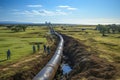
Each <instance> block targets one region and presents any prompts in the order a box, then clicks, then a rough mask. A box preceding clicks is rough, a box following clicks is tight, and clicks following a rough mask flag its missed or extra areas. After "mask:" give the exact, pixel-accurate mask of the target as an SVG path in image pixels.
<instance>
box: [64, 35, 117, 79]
mask: <svg viewBox="0 0 120 80" xmlns="http://www.w3.org/2000/svg"><path fill="white" fill-rule="evenodd" d="M63 38H64V40H65V45H64V52H63V53H64V55H66V56H68V61H69V62H70V64H69V65H70V66H71V67H72V68H73V70H72V71H71V72H70V73H69V74H68V76H67V77H65V78H64V79H63V80H82V79H83V78H85V79H84V80H115V79H114V75H115V72H116V68H115V66H114V65H113V64H112V63H109V62H108V61H107V60H105V59H102V58H99V57H98V56H97V55H95V54H92V53H91V52H89V51H87V48H88V46H85V45H84V44H82V42H80V41H79V42H78V41H77V40H75V39H74V38H72V37H68V36H66V35H63ZM69 62H68V63H69Z"/></svg>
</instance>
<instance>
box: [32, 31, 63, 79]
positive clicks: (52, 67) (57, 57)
mask: <svg viewBox="0 0 120 80" xmlns="http://www.w3.org/2000/svg"><path fill="white" fill-rule="evenodd" d="M54 34H55V35H57V36H58V37H59V39H60V42H59V44H58V47H57V49H56V51H55V54H54V55H53V57H52V59H51V60H50V61H49V62H48V63H47V64H46V66H45V67H44V68H43V69H42V70H41V71H40V72H39V73H38V74H37V75H36V76H35V77H34V78H33V80H52V79H53V78H54V76H55V73H56V71H57V69H58V67H59V65H60V62H61V58H62V55H63V44H64V40H63V37H62V36H61V35H60V34H59V33H57V32H54Z"/></svg>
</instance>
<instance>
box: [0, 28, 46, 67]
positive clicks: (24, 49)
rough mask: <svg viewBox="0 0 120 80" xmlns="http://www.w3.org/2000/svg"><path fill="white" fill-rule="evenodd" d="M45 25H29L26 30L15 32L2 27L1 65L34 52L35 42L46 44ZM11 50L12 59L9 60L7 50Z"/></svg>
mask: <svg viewBox="0 0 120 80" xmlns="http://www.w3.org/2000/svg"><path fill="white" fill-rule="evenodd" d="M47 32H48V31H47V29H46V28H44V27H28V28H27V30H26V31H25V32H13V31H11V30H9V29H7V28H6V27H1V28H0V65H1V66H5V65H7V64H12V63H14V62H17V61H19V60H21V58H23V57H27V56H29V55H32V54H33V50H32V46H33V43H35V42H40V43H42V44H41V45H40V47H41V50H42V49H43V44H46V38H45V36H44V35H45V34H47ZM8 49H10V51H11V59H10V60H7V57H6V55H7V54H6V53H7V50H8Z"/></svg>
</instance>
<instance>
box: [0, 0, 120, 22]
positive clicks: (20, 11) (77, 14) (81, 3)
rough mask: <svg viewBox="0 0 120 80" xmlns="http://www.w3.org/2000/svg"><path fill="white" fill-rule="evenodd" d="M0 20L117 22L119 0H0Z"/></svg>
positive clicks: (119, 12)
mask: <svg viewBox="0 0 120 80" xmlns="http://www.w3.org/2000/svg"><path fill="white" fill-rule="evenodd" d="M0 21H17V22H33V23H43V22H45V21H50V22H52V23H73V24H113V23H116V24H120V0H0Z"/></svg>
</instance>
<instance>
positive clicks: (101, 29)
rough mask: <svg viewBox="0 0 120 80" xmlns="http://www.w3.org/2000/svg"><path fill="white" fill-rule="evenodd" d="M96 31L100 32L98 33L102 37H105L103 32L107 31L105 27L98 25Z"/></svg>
mask: <svg viewBox="0 0 120 80" xmlns="http://www.w3.org/2000/svg"><path fill="white" fill-rule="evenodd" d="M96 29H97V30H99V31H100V33H101V34H102V36H105V32H106V31H107V27H106V26H103V25H100V24H98V25H97V26H96Z"/></svg>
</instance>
